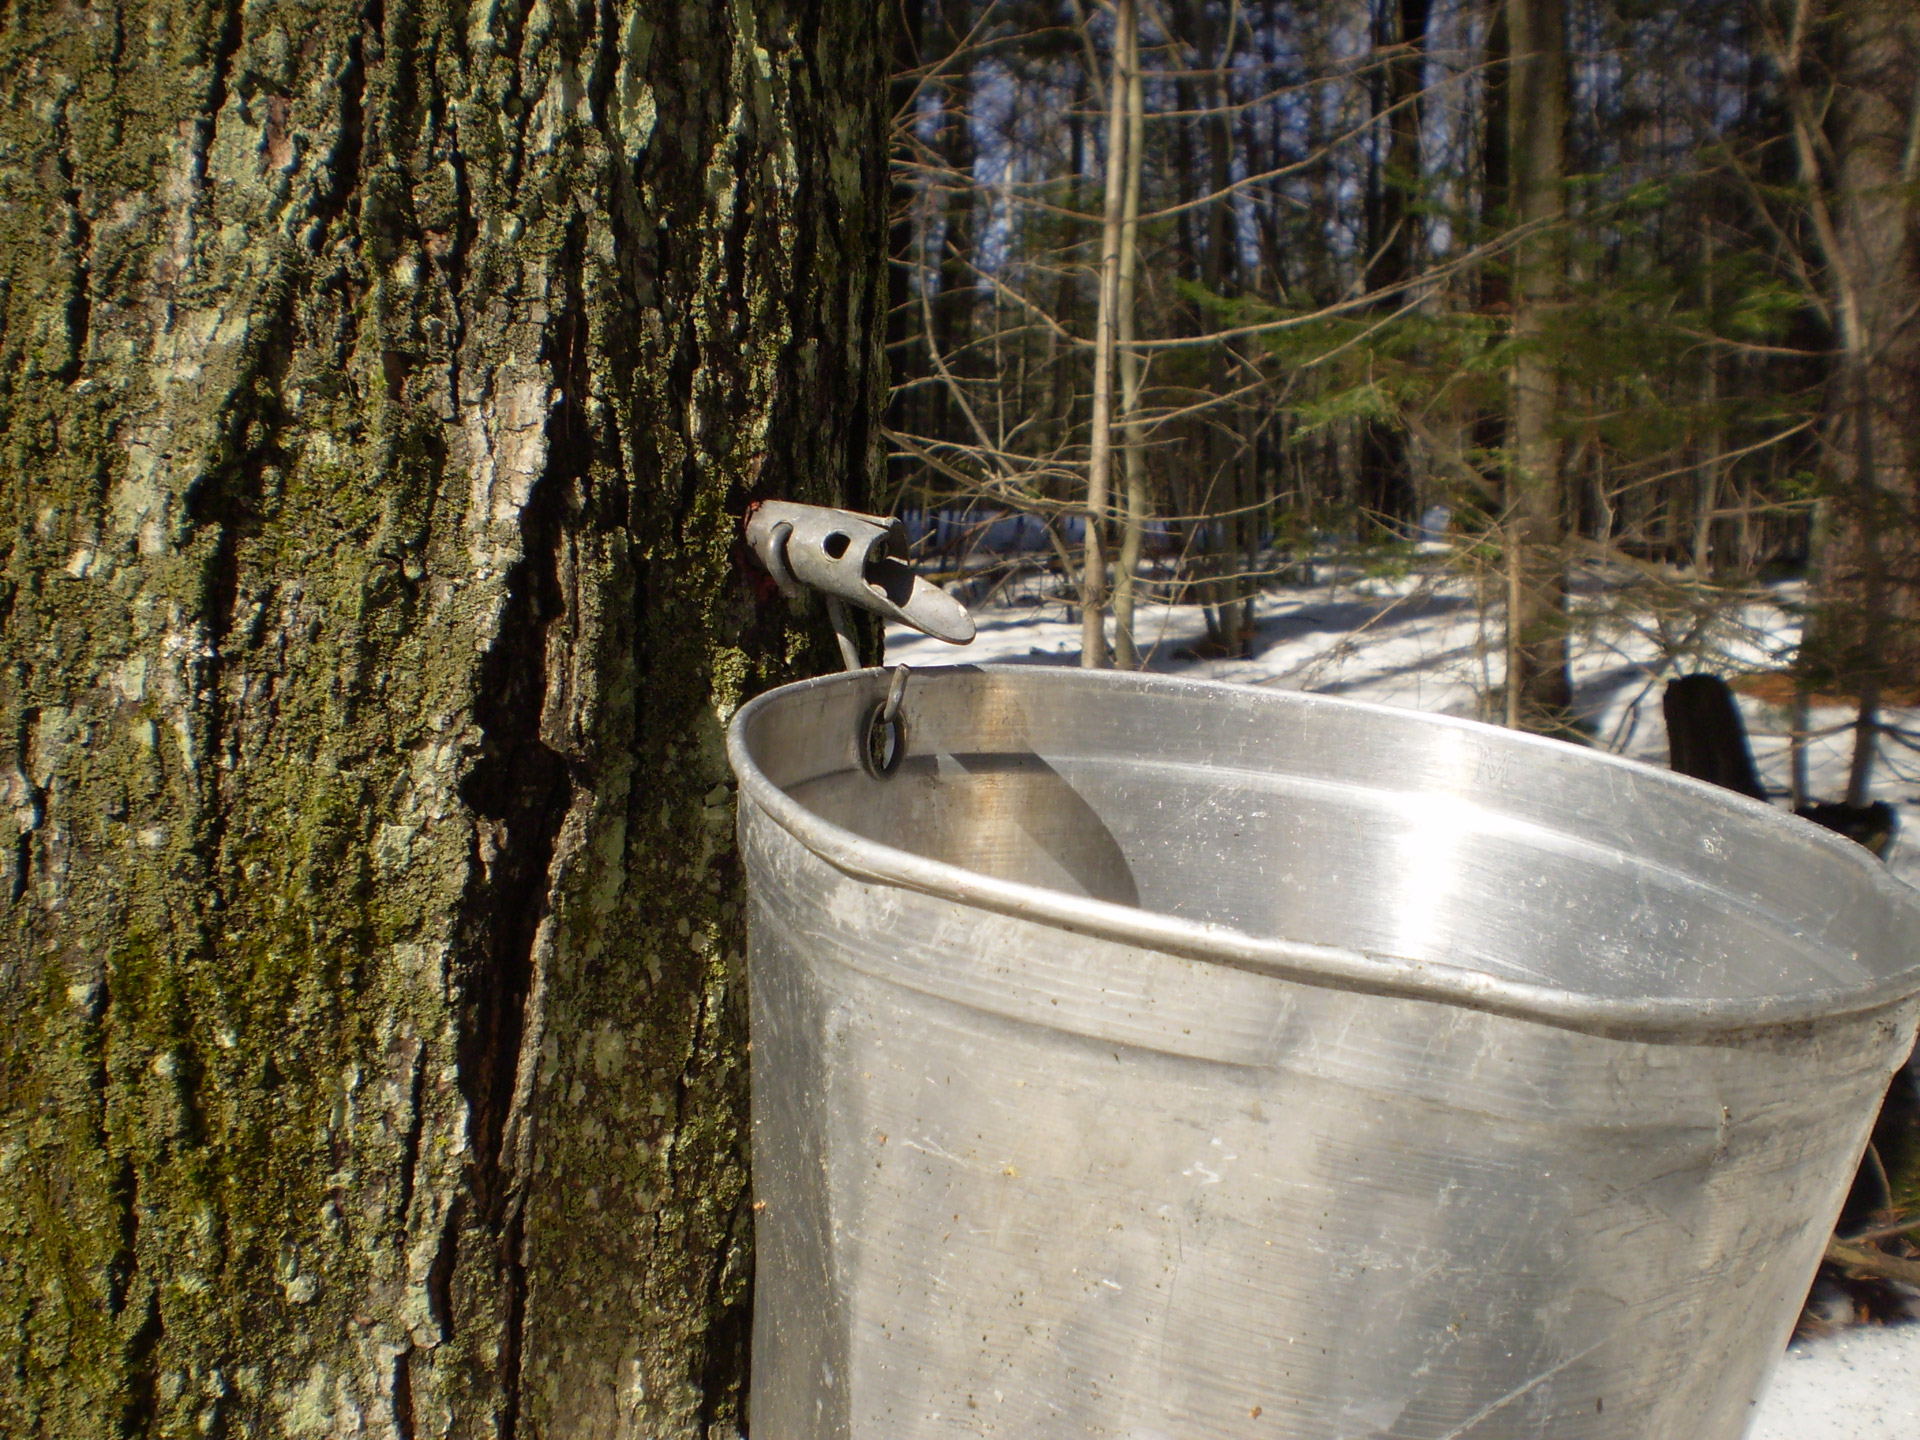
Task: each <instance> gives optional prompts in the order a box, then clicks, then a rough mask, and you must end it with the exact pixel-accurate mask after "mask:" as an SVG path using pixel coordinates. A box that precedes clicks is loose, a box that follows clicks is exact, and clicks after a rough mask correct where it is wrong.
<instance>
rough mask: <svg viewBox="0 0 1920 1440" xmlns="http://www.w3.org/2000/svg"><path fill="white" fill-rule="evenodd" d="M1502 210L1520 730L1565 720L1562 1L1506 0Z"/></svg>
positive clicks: (1513, 674) (1512, 614)
mask: <svg viewBox="0 0 1920 1440" xmlns="http://www.w3.org/2000/svg"><path fill="white" fill-rule="evenodd" d="M1507 18H1508V30H1509V36H1510V39H1511V43H1512V46H1513V58H1512V61H1511V64H1510V67H1509V69H1510V74H1509V80H1508V95H1507V101H1508V116H1509V125H1510V134H1511V146H1510V149H1511V165H1512V182H1511V183H1512V209H1513V219H1514V223H1515V224H1516V225H1519V226H1521V227H1523V229H1524V230H1525V231H1526V232H1527V233H1526V236H1525V238H1523V239H1522V240H1521V241H1520V243H1519V244H1518V246H1517V248H1516V250H1515V254H1514V287H1513V289H1514V294H1513V312H1514V315H1513V329H1514V337H1515V339H1516V340H1517V341H1518V342H1519V345H1520V353H1519V355H1518V358H1517V359H1516V360H1515V363H1514V366H1513V423H1512V430H1511V437H1510V438H1511V445H1510V462H1509V469H1508V480H1507V484H1508V493H1507V524H1506V532H1507V536H1506V538H1507V543H1508V545H1509V546H1511V547H1512V549H1513V556H1512V558H1511V561H1510V564H1509V571H1510V574H1511V577H1512V580H1511V585H1510V592H1511V601H1510V609H1509V612H1508V616H1507V624H1508V626H1509V627H1510V629H1511V631H1512V641H1511V644H1510V646H1509V653H1510V655H1511V657H1512V669H1511V671H1510V673H1509V674H1508V677H1507V686H1508V689H1509V691H1510V692H1511V693H1512V694H1513V697H1514V698H1513V700H1512V702H1511V703H1510V704H1509V707H1508V713H1509V715H1510V716H1512V717H1513V719H1514V720H1515V721H1516V722H1517V723H1518V724H1520V725H1522V726H1524V727H1526V728H1529V729H1549V730H1551V729H1559V728H1561V727H1563V726H1564V725H1565V724H1566V723H1567V721H1568V718H1569V715H1570V712H1571V708H1572V686H1571V683H1570V679H1569V675H1568V670H1567V629H1566V602H1567V592H1566V554H1565V550H1564V547H1563V545H1562V539H1563V535H1564V530H1565V502H1564V499H1563V496H1562V488H1563V483H1562V476H1561V464H1562V459H1563V449H1564V446H1563V442H1562V440H1561V438H1560V434H1559V432H1558V430H1557V428H1556V422H1557V420H1558V414H1557V412H1558V408H1559V404H1558V401H1559V379H1558V374H1557V371H1556V367H1555V362H1554V359H1553V357H1552V356H1551V355H1550V354H1548V353H1547V347H1548V346H1549V345H1550V343H1551V341H1550V336H1549V329H1550V325H1551V321H1552V317H1553V315H1554V313H1555V311H1556V310H1557V309H1558V307H1559V305H1560V304H1561V300H1562V296H1563V293H1564V289H1565V283H1566V242H1565V234H1564V222H1565V219H1566V189H1565V179H1566V148H1567V55H1566V38H1565V16H1564V13H1563V10H1562V0H1508V3H1507Z"/></svg>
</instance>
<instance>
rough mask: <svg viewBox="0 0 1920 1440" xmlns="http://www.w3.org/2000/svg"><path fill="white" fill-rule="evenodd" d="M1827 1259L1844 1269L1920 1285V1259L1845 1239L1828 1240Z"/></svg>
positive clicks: (1878, 1277)
mask: <svg viewBox="0 0 1920 1440" xmlns="http://www.w3.org/2000/svg"><path fill="white" fill-rule="evenodd" d="M1827 1260H1828V1262H1829V1263H1830V1264H1834V1265H1838V1266H1840V1267H1841V1269H1843V1270H1855V1271H1858V1272H1859V1273H1860V1274H1862V1275H1872V1276H1874V1277H1875V1278H1877V1279H1880V1280H1898V1281H1900V1282H1901V1283H1902V1284H1905V1285H1920V1260H1903V1259H1901V1258H1900V1257H1899V1256H1898V1255H1882V1254H1881V1253H1880V1252H1879V1251H1878V1250H1869V1249H1867V1248H1866V1247H1864V1246H1861V1245H1852V1244H1849V1243H1848V1242H1847V1241H1845V1240H1829V1241H1827Z"/></svg>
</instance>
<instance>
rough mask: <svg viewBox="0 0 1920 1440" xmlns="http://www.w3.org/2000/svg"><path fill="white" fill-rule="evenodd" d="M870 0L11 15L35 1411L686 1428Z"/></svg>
mask: <svg viewBox="0 0 1920 1440" xmlns="http://www.w3.org/2000/svg"><path fill="white" fill-rule="evenodd" d="M890 11H891V7H889V6H874V5H870V4H856V3H851V0H826V3H822V4H819V5H813V6H809V7H808V8H806V9H805V11H804V12H798V11H793V10H789V9H788V8H787V7H786V6H785V5H783V4H781V3H779V0H739V3H736V4H733V5H730V6H726V7H717V8H716V7H707V6H681V7H668V8H665V9H662V8H660V7H654V8H652V9H649V10H646V11H642V10H641V9H639V8H638V7H631V6H626V7H623V6H616V5H613V4H609V5H605V6H602V7H598V8H595V7H585V8H581V7H570V6H569V7H558V8H549V7H545V6H530V5H526V4H506V5H500V6H492V7H476V8H474V9H473V10H472V11H471V12H469V11H467V10H466V9H455V10H452V11H448V10H446V9H444V8H439V9H436V8H431V7H429V8H426V9H423V10H419V9H412V8H409V7H407V6H404V5H398V4H388V5H386V6H385V7H384V8H382V7H381V6H378V5H374V6H365V5H361V4H358V3H347V0H314V3H311V4H308V5H306V6H304V7H303V8H301V9H300V10H299V11H298V12H297V14H296V13H294V12H292V11H290V10H288V9H287V8H285V7H275V6H246V7H243V6H239V5H233V6H221V7H216V8H214V9H210V10H207V9H203V10H193V9H182V8H179V7H171V8H166V9H162V8H156V7H151V6H145V5H142V4H139V3H130V4H127V5H123V6H121V7H119V8H118V9H116V10H115V11H114V12H113V13H112V14H111V16H109V15H108V13H107V12H105V11H97V12H88V13H90V14H95V15H97V16H98V17H99V18H100V19H101V20H102V22H103V23H98V24H94V23H81V19H80V18H79V17H80V16H81V13H82V12H80V11H76V10H73V9H71V8H68V7H57V6H46V5H26V6H21V5H16V6H13V7H11V8H10V9H9V11H8V14H7V18H6V22H5V25H4V27H0V75H4V76H6V77H7V78H6V81H5V84H6V86H7V100H6V104H5V106H4V108H3V109H0V306H3V307H4V309H3V310H0V454H3V455H4V463H3V464H0V503H3V504H4V506H5V517H4V525H0V536H4V539H0V666H4V669H3V670H0V673H4V676H5V679H4V681H0V790H4V791H5V792H6V794H7V797H8V800H9V804H8V806H7V813H8V816H9V818H10V820H11V821H12V822H13V823H14V824H15V826H16V827H17V829H16V831H15V833H14V836H12V837H10V838H14V839H16V843H12V844H9V845H8V846H7V847H6V848H5V850H4V859H3V860H0V864H4V866H5V874H4V877H0V878H4V881H5V884H4V885H3V886H0V907H4V908H0V925H4V939H0V1310H3V1311H4V1313H5V1315H6V1317H7V1319H6V1325H5V1327H4V1337H5V1338H4V1340H0V1346H4V1348H5V1360H4V1364H0V1433H4V1434H6V1435H8V1436H18V1437H23V1440H24V1437H30V1436H40V1437H59V1440H90V1437H101V1440H106V1437H122V1436H128V1435H156V1436H158V1435H166V1436H187V1435H214V1436H219V1435H229V1436H238V1435H263V1436H267V1435H271V1436H315V1437H319V1436H347V1435H353V1436H362V1435H364V1436H372V1437H391V1440H402V1437H415V1436H418V1437H427V1436H435V1437H438V1436H457V1437H505V1436H515V1435H518V1436H522V1437H529V1440H531V1437H536V1436H537V1437H555V1440H558V1437H595V1440H600V1437H627V1436H631V1437H639V1436H661V1437H666V1436H671V1437H688V1440H692V1437H702V1440H705V1437H709V1436H712V1435H717V1434H721V1433H725V1432H726V1431H727V1429H728V1427H730V1426H733V1425H735V1424H737V1422H738V1420H739V1418H740V1406H739V1399H740V1393H741V1388H742V1386H743V1383H744V1375H745V1360H746V1344H747V1335H748V1289H749V1281H750V1264H751V1257H750V1244H749V1241H750V1232H751V1209H750V1205H749V1196H748V1191H747V1177H746V1163H745V1162H746V1155H745V1128H744V1127H745V1119H746V1105H745V1101H746V1093H745V1092H746V1063H745V1061H746V1057H745V1053H744V1051H745V1047H744V1033H743V1027H744V1007H743V1003H742V1002H743V995H742V970H741V959H740V956H741V953H742V912H743V908H744V907H743V903H742V896H741V893H740V885H739V878H740V877H739V864H738V860H737V858H736V856H735V854H734V851H733V839H732V837H733V824H732V805H731V801H730V791H729V779H728V774H727V769H726V765H725V761H724V758H723V755H722V751H721V743H720V737H721V725H722V722H723V721H724V720H725V718H726V717H727V716H728V715H729V714H730V713H731V711H732V709H733V708H734V707H735V706H737V705H738V703H739V702H740V701H741V700H742V699H743V698H744V697H745V696H746V695H747V694H749V693H750V692H752V691H754V690H756V689H759V688H762V687H764V686H766V685H768V684H770V683H773V682H774V681H776V680H778V679H780V678H782V677H784V676H786V675H788V674H791V673H793V671H794V667H793V665H792V664H791V663H790V662H789V661H787V660H786V658H785V657H786V656H787V655H789V654H794V655H797V656H799V657H800V661H799V666H800V668H802V669H805V668H811V667H821V668H824V667H828V666H830V665H832V663H833V660H832V642H831V639H830V637H829V636H828V635H827V633H826V630H825V627H824V625H823V624H820V623H818V622H817V620H816V622H815V623H814V624H813V626H812V628H811V630H810V631H808V632H807V633H805V634H803V633H801V632H799V631H798V630H796V628H795V624H796V622H794V621H792V620H791V619H790V618H789V617H788V614H787V611H786V608H785V606H784V604H783V603H782V602H780V601H779V600H778V599H777V598H771V599H770V598H765V597H764V596H763V592H762V591H761V590H760V589H758V588H757V587H756V586H755V585H754V584H753V583H752V582H751V580H750V578H749V577H747V576H746V575H744V574H743V573H742V572H741V570H740V569H739V567H738V566H737V565H736V564H735V555H736V553H737V543H736V537H737V533H738V526H739V517H740V513H741V511H742V510H743V508H744V506H745V505H746V504H747V502H748V501H750V500H751V499H752V498H754V497H755V496H761V495H776V494H791V495H794V496H796V497H800V498H807V499H814V500H821V501H828V500H835V501H843V502H851V503H855V504H861V503H865V502H866V501H867V500H868V487H869V486H871V485H872V484H874V483H876V482H877V480H878V478H879V474H880V470H879V465H880V455H879V450H878V444H877V442H878V436H879V427H878V425H877V423H876V422H877V419H878V417H879V414H880V408H881V406H882V404H883V403H884V398H885V365H884V361H883V358H882V356H881V353H880V349H879V342H880V339H881V336H882V335H883V331H884V314H883V307H884V304H885V296H886V278H885V272H884V256H885V254H886V198H887V192H886V184H887V181H886V164H885V155H886V125H885V120H886V115H885V112H886V105H887V94H888V90H887V84H886V74H885V68H884V59H885V56H886V54H887V36H886V33H885V25H886V21H887V16H888V15H889V14H890Z"/></svg>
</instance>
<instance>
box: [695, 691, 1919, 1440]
mask: <svg viewBox="0 0 1920 1440" xmlns="http://www.w3.org/2000/svg"><path fill="white" fill-rule="evenodd" d="M885 686H886V676H885V675H884V674H880V673H878V672H862V673H860V674H855V675H849V676H845V677H833V678H829V679H827V680H823V681H814V682H809V683H808V684H806V685H803V686H795V687H789V688H788V689H786V690H783V691H779V692H775V693H774V694H773V695H770V696H767V697H763V699H762V700H760V701H757V702H755V703H754V704H753V705H752V706H749V707H747V708H746V709H745V710H743V711H742V712H741V715H740V716H739V717H738V719H737V721H736V724H735V726H734V729H733V731H732V733H731V735H730V746H731V749H732V754H733V759H734V764H735V769H736V772H737V773H739V775H740V778H741V792H742V804H741V807H740V815H741V820H740V825H741V839H742V845H743V850H744V854H745V859H746V863H747V866H748V873H749V878H750V888H751V893H752V907H753V908H752V915H751V931H752V957H751V967H752V974H751V982H752V990H753V999H752V1003H753V1066H754V1106H755V1111H754V1147H755V1148H754V1174H755V1190H756V1204H757V1206H758V1222H757V1223H758V1239H759V1261H758V1271H757V1285H758V1292H757V1303H756V1314H755V1331H754V1377H753V1397H752V1413H751V1430H752V1434H753V1435H754V1437H755V1440H816V1437H819V1440H825V1437H842V1436H857V1437H862V1440H866V1437H876V1440H877V1437H882V1436H885V1437H888V1440H894V1437H907V1440H911V1437H934V1436H961V1435H1009V1436H1023V1437H1026V1436H1031V1437H1066V1436H1116V1437H1132V1440H1163V1437H1164V1440H1207V1437H1215V1436H1260V1435H1273V1436H1286V1437H1292V1440H1322V1437H1325V1440H1333V1437H1393V1440H1441V1437H1454V1436H1472V1437H1476V1440H1491V1437H1518V1436H1552V1437H1556V1440H1560V1437H1566V1440H1580V1437H1602V1436H1605V1437H1629V1436H1632V1437H1672V1440H1716V1437H1727V1440H1731V1437H1734V1436H1737V1435H1739V1434H1740V1433H1741V1432H1742V1430H1743V1428H1744V1426H1745V1424H1746V1419H1747V1415H1748V1412H1749V1408H1750V1405H1751V1402H1752V1401H1753V1399H1754V1397H1755V1396H1756V1395H1757V1394H1758V1393H1759V1392H1760V1390H1761V1389H1762V1387H1763V1386H1764V1383H1765V1380H1766V1377H1767V1374H1768V1372H1769V1370H1770V1369H1771V1366H1772V1364H1773V1361H1774V1359H1775V1357H1776V1356H1777V1355H1778V1353H1779V1351H1780V1349H1781V1347H1782V1346H1783V1344H1784V1341H1785V1338H1786V1334H1787V1331H1788V1330H1789V1328H1790V1327H1791V1325H1792V1322H1793V1317H1794V1314H1795V1312H1796V1310H1797V1307H1798V1304H1799V1301H1800V1298H1801V1296H1802V1294H1803V1293H1804V1291H1805V1287H1806V1284H1807V1282H1808V1280H1809V1279H1810V1277H1811V1275H1812V1272H1813V1269H1814V1267H1815V1265H1816V1263H1817V1261H1818V1257H1819V1254H1820V1251H1821V1249H1822V1246H1823V1244H1824V1241H1825V1237H1826V1234H1827V1233H1828V1230H1829V1228H1830V1226H1831V1223H1832V1220H1833V1218H1834V1215H1835V1213H1836V1211H1837V1210H1838V1207H1839V1204H1840V1201H1841V1199H1842V1196H1843V1190H1844V1187H1845V1185H1846V1183H1847V1180H1848V1178H1849V1176H1850V1175H1851V1173H1852V1170H1853V1167H1854V1165H1855V1163H1856V1162H1857V1159H1858V1155H1859V1152H1860V1150H1861V1148H1862V1147H1863V1145H1864V1143H1865V1138H1866V1132H1867V1128H1868V1126H1869V1124H1870V1122H1871V1119H1872V1114H1873V1108H1874V1104H1875V1102H1876V1101H1877V1098H1878V1096H1879V1094H1880V1092H1881V1090H1882V1089H1883V1088H1884V1086H1885V1084H1886V1081H1887V1078H1888V1076H1889V1075H1890V1073H1891V1071H1892V1069H1893V1067H1894V1066H1895V1065H1897V1064H1898V1063H1899V1061H1900V1060H1901V1059H1902V1058H1903V1057H1904V1055H1905V1054H1906V1051H1907V1049H1908V1048H1910V1046H1911V1044H1912V1040H1913V1031H1914V1024H1915V1018H1916V1007H1915V1005H1914V1003H1913V1001H1912V999H1911V997H1912V996H1913V995H1914V994H1915V992H1916V991H1920V970H1917V969H1916V965H1920V923H1917V922H1920V914H1917V913H1916V908H1915V903H1914V892H1912V891H1910V890H1908V889H1906V888H1905V887H1904V886H1901V885H1899V884H1898V883H1897V882H1894V881H1892V880H1890V879H1889V878H1888V877H1886V876H1885V874H1884V873H1883V872H1882V871H1881V869H1880V867H1878V866H1877V865H1876V864H1874V863H1873V862H1872V861H1871V860H1869V859H1867V858H1866V857H1865V855H1864V852H1859V853H1857V854H1856V853H1855V850H1854V847H1850V846H1847V845H1846V844H1845V843H1844V842H1839V841H1834V840H1830V839H1829V838H1828V837H1826V836H1824V835H1823V834H1822V833H1821V832H1818V831H1816V830H1815V829H1813V827H1811V826H1806V825H1803V824H1801V823H1800V822H1797V821H1794V820H1793V819H1791V817H1788V816H1785V815H1783V814H1780V813H1778V812H1769V811H1767V810H1766V809H1765V808H1764V807H1761V806H1757V805H1752V804H1748V803H1746V802H1743V801H1740V800H1738V799H1737V797H1726V796H1723V795H1721V794H1720V793H1719V792H1714V791H1711V790H1709V789H1707V788H1706V787H1703V786H1698V785H1693V784H1691V783H1689V782H1685V781H1680V780H1677V779H1675V778H1674V777H1670V776H1667V775H1665V774H1664V773H1662V772H1658V771H1653V770H1649V769H1646V768H1644V767H1639V766H1634V765H1630V764H1626V763H1624V762H1616V761H1612V760H1610V759H1607V758H1605V757H1601V756H1597V755H1594V754H1592V753H1590V752H1584V751H1580V750H1576V749H1573V748H1571V747H1566V746H1559V745H1555V744H1553V743H1551V742H1545V741H1539V740H1533V739H1530V738H1527V737H1520V736H1515V735H1512V734H1510V733H1508V732H1504V731H1498V730H1492V729H1488V728H1487V727H1481V726H1474V725H1470V724H1466V723H1464V722H1456V721H1449V720H1444V719H1439V718H1436V717H1427V716H1420V715H1416V714H1411V713H1408V712H1398V711H1385V710H1378V709H1374V708H1371V707H1364V706H1354V705H1347V704H1342V703H1339V702H1335V701H1329V700H1324V699H1317V698H1312V697H1302V696H1297V695H1289V694H1283V693H1276V692H1262V691H1254V690H1247V689H1241V688H1237V687H1225V686H1210V685H1204V684H1198V683H1195V682H1187V681H1175V680H1167V679H1163V678H1156V677H1137V676H1116V675H1087V674H1084V673H1080V672H1073V671H1064V670H1043V669H1039V668H1028V667H1002V668H996V667H982V668H979V669H973V668H969V667H956V668H954V669H951V670H945V671H919V672H916V673H915V675H914V677H913V680H912V683H911V684H910V685H909V687H908V691H907V696H906V701H905V709H904V714H905V719H906V726H907V748H908V758H907V760H906V761H905V763H904V764H903V765H902V767H901V768H900V770H899V771H898V772H897V773H896V774H895V775H894V776H892V777H891V778H890V779H886V780H875V779H872V778H869V776H868V775H867V774H866V773H865V772H864V771H862V770H861V768H860V767H859V765H858V763H857V761H856V759H855V755H856V750H855V744H856V739H857V736H858V733H859V722H860V720H861V718H862V717H863V715H864V714H865V712H866V710H867V708H868V707H869V706H871V704H873V703H874V701H875V700H876V699H877V698H878V697H879V696H880V695H882V694H883V693H884V690H885Z"/></svg>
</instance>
